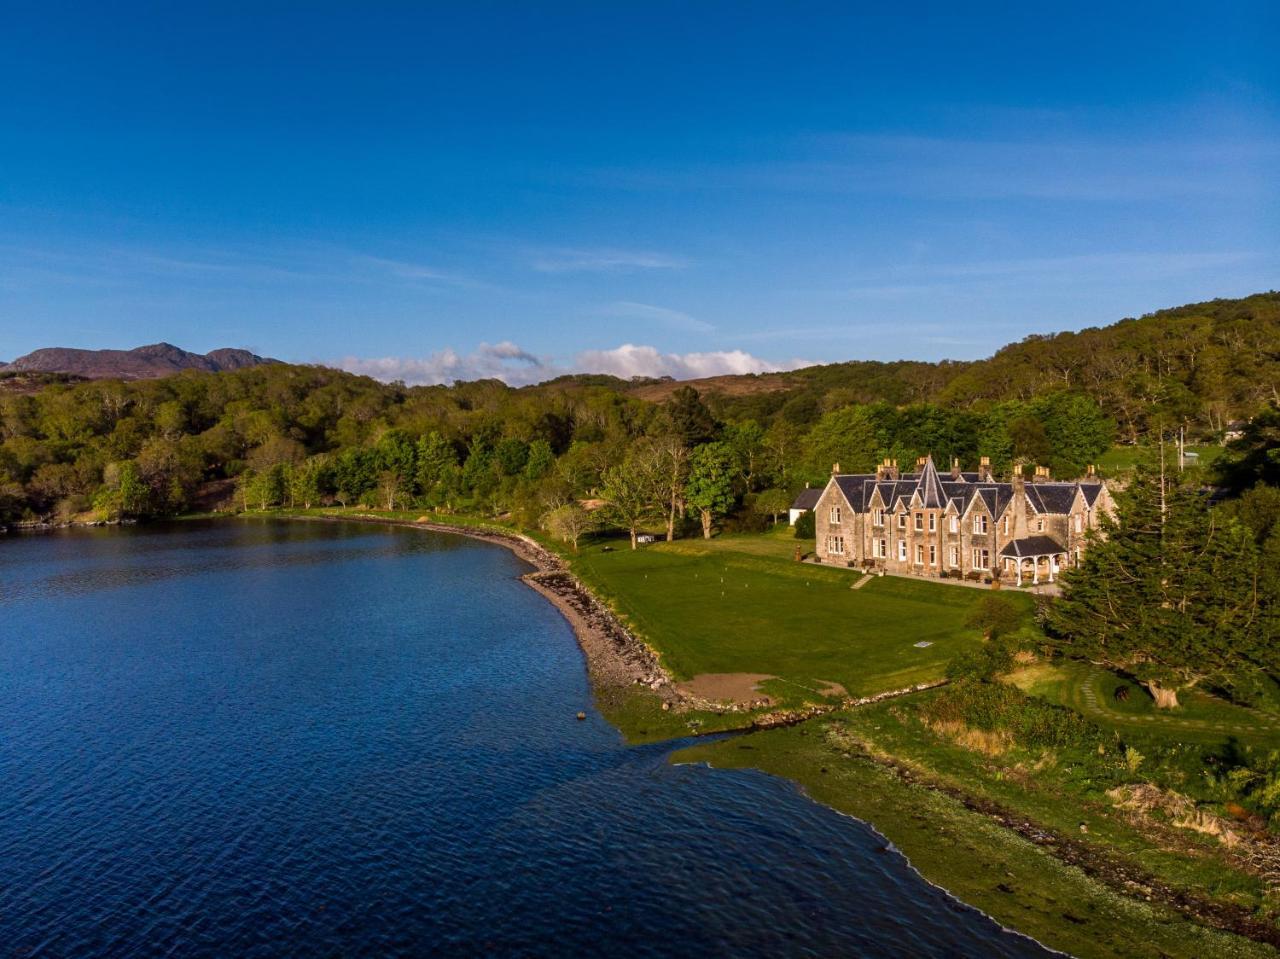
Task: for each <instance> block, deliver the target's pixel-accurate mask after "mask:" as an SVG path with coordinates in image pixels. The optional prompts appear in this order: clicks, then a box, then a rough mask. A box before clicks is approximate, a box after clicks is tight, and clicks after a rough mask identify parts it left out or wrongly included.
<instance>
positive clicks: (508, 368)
mask: <svg viewBox="0 0 1280 959" xmlns="http://www.w3.org/2000/svg"><path fill="white" fill-rule="evenodd" d="M335 365H336V366H338V367H339V368H341V369H344V370H346V371H348V372H349V373H360V374H363V375H364V376H372V377H373V378H374V379H378V380H386V381H392V380H403V381H404V382H405V383H407V384H409V385H410V386H423V385H427V384H436V383H452V382H454V381H455V380H487V379H499V380H503V381H504V382H507V383H510V384H511V385H513V386H522V385H524V384H527V383H537V382H539V381H541V380H545V379H550V378H551V377H553V376H556V375H558V373H559V372H560V371H559V370H556V369H555V368H554V367H552V366H550V365H548V364H547V362H546V361H544V360H542V359H540V358H539V357H536V356H534V355H533V354H532V353H529V352H526V351H525V350H522V349H521V348H520V347H519V346H517V345H516V344H515V343H512V342H510V341H503V342H501V343H481V344H480V345H479V346H478V347H476V349H475V351H474V352H472V353H466V354H462V353H458V352H456V351H455V350H452V349H449V348H445V349H443V350H438V351H437V352H435V353H432V354H430V355H429V356H424V357H412V356H385V357H374V358H361V357H357V356H348V357H344V358H343V359H342V360H340V361H339V362H338V363H336V364H335Z"/></svg>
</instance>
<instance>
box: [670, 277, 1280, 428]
mask: <svg viewBox="0 0 1280 959" xmlns="http://www.w3.org/2000/svg"><path fill="white" fill-rule="evenodd" d="M735 379H739V380H746V379H749V378H746V377H740V378H735ZM755 379H757V380H767V381H768V388H766V389H749V388H746V387H744V386H742V385H736V386H735V385H733V384H725V383H723V381H717V382H715V383H711V384H707V386H708V387H710V389H706V390H704V392H708V393H709V394H710V402H711V403H712V405H713V407H714V408H716V409H717V410H720V411H723V412H724V413H725V414H726V415H738V416H753V417H756V418H762V417H766V416H769V415H772V414H775V413H781V414H782V415H784V416H787V417H788V418H791V419H793V420H796V421H799V422H803V421H806V420H808V419H810V418H812V416H813V414H814V411H815V410H826V409H831V408H834V407H836V406H840V405H844V404H846V403H851V402H854V403H871V402H875V401H878V400H883V401H886V402H889V403H894V404H898V405H901V404H908V403H919V402H936V403H940V404H943V405H946V406H961V407H964V408H966V409H978V408H982V407H983V406H984V405H985V404H990V403H999V402H1003V401H1009V400H1022V401H1025V400H1030V399H1032V398H1034V397H1037V396H1042V395H1045V394H1047V393H1053V392H1058V391H1063V390H1068V391H1075V392H1080V393H1083V394H1084V395H1086V396H1088V397H1089V398H1091V399H1092V400H1094V402H1096V403H1097V404H1098V405H1099V406H1101V407H1102V409H1103V410H1104V411H1105V412H1106V414H1107V415H1108V416H1110V417H1111V418H1113V419H1114V420H1115V421H1116V423H1117V425H1118V429H1119V436H1120V438H1121V439H1122V440H1124V441H1127V442H1137V441H1138V440H1139V439H1140V438H1142V437H1143V436H1144V435H1146V434H1147V433H1149V432H1150V431H1151V430H1153V429H1156V428H1158V426H1160V425H1163V426H1164V427H1165V428H1169V429H1176V428H1177V427H1179V426H1186V427H1187V429H1188V430H1189V433H1190V434H1191V435H1192V437H1193V438H1195V439H1198V440H1205V441H1209V440H1213V439H1216V438H1217V437H1218V436H1220V435H1221V434H1222V432H1223V430H1224V429H1225V427H1226V425H1227V424H1228V423H1229V422H1231V421H1232V420H1234V419H1247V418H1248V417H1249V416H1251V415H1252V414H1253V413H1254V412H1256V411H1257V410H1258V409H1260V408H1261V407H1263V406H1265V405H1266V404H1267V403H1269V402H1277V401H1280V293H1276V292H1269V293H1259V294H1256V295H1254V296H1249V297H1245V298H1243V299H1238V300H1212V301H1210V302H1207V303H1194V304H1189V305H1187V306H1180V307H1176V308H1174V309H1168V310H1160V311H1159V312H1156V313H1151V314H1148V315H1147V316H1144V317H1142V318H1141V319H1126V320H1121V321H1120V322H1119V323H1115V324H1113V325H1111V326H1106V327H1094V328H1090V329H1085V330H1081V331H1080V332H1078V333H1056V334H1053V335H1048V336H1044V335H1035V336H1029V337H1027V338H1026V339H1025V340H1023V341H1022V342H1020V343H1014V344H1012V345H1010V346H1006V347H1004V348H1003V349H1001V350H1000V351H998V352H997V353H996V354H995V355H994V356H992V357H991V358H989V359H986V360H980V361H977V362H973V363H959V362H948V361H944V362H941V363H919V362H911V361H899V362H896V363H875V362H855V363H836V364H832V365H830V366H816V367H810V368H808V369H803V370H797V371H795V372H792V373H786V374H769V375H768V376H767V377H757V378H755ZM694 385H695V386H698V385H699V384H694ZM648 392H649V395H653V392H652V390H649V391H648Z"/></svg>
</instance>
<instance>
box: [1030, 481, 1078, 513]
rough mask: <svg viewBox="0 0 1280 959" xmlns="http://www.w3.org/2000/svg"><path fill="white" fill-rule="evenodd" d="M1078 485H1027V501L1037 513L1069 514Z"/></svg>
mask: <svg viewBox="0 0 1280 959" xmlns="http://www.w3.org/2000/svg"><path fill="white" fill-rule="evenodd" d="M1078 488H1079V484H1078V483H1028V484H1027V501H1028V502H1030V503H1031V508H1032V509H1034V510H1035V511H1036V512H1037V513H1070V512H1071V504H1072V503H1073V502H1074V501H1075V498H1076V490H1077V489H1078Z"/></svg>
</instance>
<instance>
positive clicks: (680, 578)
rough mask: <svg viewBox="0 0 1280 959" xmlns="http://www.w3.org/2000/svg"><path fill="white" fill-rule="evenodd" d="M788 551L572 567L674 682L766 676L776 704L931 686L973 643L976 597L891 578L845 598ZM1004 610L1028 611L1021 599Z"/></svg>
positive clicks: (622, 558) (670, 552)
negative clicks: (832, 691)
mask: <svg viewBox="0 0 1280 959" xmlns="http://www.w3.org/2000/svg"><path fill="white" fill-rule="evenodd" d="M797 542H798V541H797V540H795V539H794V538H791V537H789V536H785V535H781V534H772V533H770V534H764V535H756V536H747V535H741V536H726V537H723V538H719V539H715V540H711V541H710V542H705V541H701V540H684V541H678V542H676V543H671V544H666V543H660V544H655V545H653V546H649V547H645V548H643V549H641V550H639V551H636V552H632V551H631V550H629V549H626V548H618V545H614V544H609V545H613V549H611V550H610V551H608V552H606V551H604V550H603V549H602V546H601V545H600V544H597V545H594V546H592V547H590V548H588V549H584V550H583V552H582V553H581V554H580V555H579V556H577V557H576V558H575V559H574V561H573V566H574V569H575V571H576V572H577V573H578V574H579V575H580V576H581V577H582V578H583V579H584V580H585V581H586V582H587V583H588V584H589V585H591V586H592V587H593V588H594V589H596V590H597V591H598V592H599V593H600V594H601V595H603V596H605V597H606V598H607V599H608V600H610V601H611V602H612V603H613V605H614V606H615V608H616V609H617V610H618V611H619V612H620V613H621V614H622V615H623V616H625V617H626V618H627V620H628V621H629V622H630V623H631V625H632V626H633V627H634V628H635V629H636V630H638V632H639V633H640V634H641V635H642V636H643V637H644V638H645V639H646V640H647V641H648V642H649V643H650V644H651V645H652V646H653V647H654V648H655V649H657V650H658V651H659V653H660V654H661V656H662V660H663V663H664V664H665V665H666V666H667V668H668V669H670V670H671V672H672V673H673V674H674V675H675V676H676V678H677V679H689V678H692V677H693V676H695V675H698V674H701V673H739V672H745V673H767V674H770V675H773V676H778V677H780V679H781V680H782V682H773V683H770V684H767V685H766V686H765V688H766V689H767V690H768V691H769V692H771V693H773V694H774V695H775V696H778V697H780V698H782V699H783V700H784V701H789V700H793V699H805V698H811V696H810V695H808V690H809V689H812V688H813V687H815V686H816V685H817V684H818V683H820V682H823V681H827V682H837V683H840V684H841V685H843V686H844V687H845V689H847V690H848V692H849V693H850V694H851V695H854V696H863V695H869V694H872V693H878V692H883V691H885V690H890V689H900V688H902V687H905V686H910V685H913V684H915V683H920V682H925V681H928V680H933V679H938V678H940V677H941V676H942V675H943V671H944V668H945V665H946V663H947V661H948V660H949V659H951V658H952V657H953V656H954V655H955V654H956V653H958V652H960V651H961V650H963V649H966V648H970V647H972V646H974V645H976V644H977V643H979V642H981V638H980V637H979V635H978V634H977V633H976V632H974V631H973V630H970V629H967V628H965V626H964V622H965V619H966V617H967V615H968V613H969V610H970V609H971V608H972V606H973V605H974V603H976V602H977V601H978V600H979V599H980V598H981V597H982V596H983V593H982V592H981V591H979V590H975V589H967V588H964V587H961V586H948V585H942V584H939V583H930V582H923V581H916V580H909V579H902V578H898V577H892V576H886V577H883V578H876V579H873V580H872V581H871V582H869V583H867V584H866V585H865V586H863V587H862V588H860V589H856V590H854V589H851V588H850V587H851V586H852V585H853V584H854V583H855V582H857V580H858V579H859V576H858V574H856V573H854V572H852V571H850V570H846V569H831V568H826V567H821V566H814V565H811V564H807V563H805V564H801V563H797V562H795V561H794V559H792V558H790V557H792V556H793V554H794V550H795V545H796V543H797ZM619 545H621V544H619ZM1011 598H1012V599H1013V601H1014V602H1019V603H1025V604H1026V605H1027V608H1028V609H1029V608H1030V599H1029V597H1022V596H1012V597H1011ZM918 642H927V643H930V644H931V645H929V646H927V647H918V646H916V645H914V644H915V643H918Z"/></svg>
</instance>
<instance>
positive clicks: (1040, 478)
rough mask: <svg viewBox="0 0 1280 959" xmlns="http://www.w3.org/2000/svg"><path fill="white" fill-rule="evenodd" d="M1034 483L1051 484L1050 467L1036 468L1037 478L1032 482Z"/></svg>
mask: <svg viewBox="0 0 1280 959" xmlns="http://www.w3.org/2000/svg"><path fill="white" fill-rule="evenodd" d="M1032 482H1033V483H1047V482H1049V467H1047V466H1037V467H1036V475H1035V478H1034V479H1033V480H1032Z"/></svg>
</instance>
